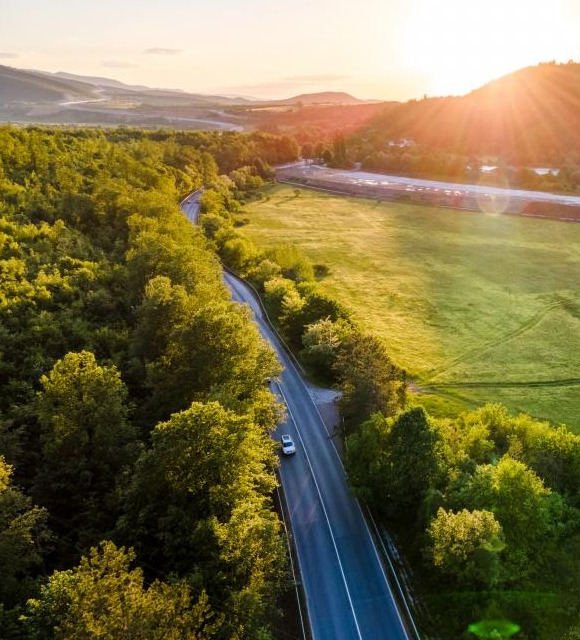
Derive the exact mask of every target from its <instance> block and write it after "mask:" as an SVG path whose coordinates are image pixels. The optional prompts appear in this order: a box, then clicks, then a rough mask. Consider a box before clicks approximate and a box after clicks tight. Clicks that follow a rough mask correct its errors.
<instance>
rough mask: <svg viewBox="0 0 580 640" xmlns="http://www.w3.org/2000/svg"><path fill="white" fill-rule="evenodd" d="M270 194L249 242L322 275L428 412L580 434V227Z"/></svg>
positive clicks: (253, 217) (260, 204)
mask: <svg viewBox="0 0 580 640" xmlns="http://www.w3.org/2000/svg"><path fill="white" fill-rule="evenodd" d="M265 195H266V198H265V199H264V200H262V201H257V202H254V203H252V204H251V205H249V206H248V207H247V208H246V210H245V211H244V214H243V215H244V217H248V218H249V219H250V224H248V225H247V226H246V227H244V229H243V232H244V233H246V234H247V235H248V236H249V237H251V238H252V239H254V240H255V241H256V243H257V244H259V245H260V246H271V245H274V244H277V243H283V242H292V243H294V244H296V245H298V246H300V247H301V248H302V250H303V251H304V252H305V253H306V254H307V255H308V256H310V257H311V259H312V260H313V261H314V262H319V263H324V264H326V265H328V266H329V268H330V275H329V277H328V278H327V279H326V280H325V286H326V287H327V289H328V290H329V292H330V293H332V294H333V295H334V296H336V297H337V298H338V299H339V300H341V301H342V302H343V303H344V304H346V305H347V306H348V307H349V308H350V309H351V310H352V311H353V312H354V313H355V316H356V318H357V319H358V320H359V322H360V323H361V324H362V325H364V326H365V327H366V328H367V329H368V330H370V331H372V332H374V333H376V334H377V335H380V336H381V337H382V338H383V339H384V340H385V342H386V344H387V345H388V347H389V350H390V352H391V354H392V356H393V358H394V360H395V361H396V362H397V363H398V364H399V365H400V366H402V367H404V368H406V369H407V370H408V371H409V372H410V373H411V374H412V376H413V377H414V379H415V382H416V384H417V385H418V386H419V387H420V388H428V389H430V390H431V392H432V393H431V394H429V395H426V396H425V401H426V404H427V405H428V406H429V407H430V408H431V409H432V410H434V412H435V413H446V412H454V411H457V410H460V409H461V408H465V407H466V406H472V405H474V404H480V403H483V402H487V401H495V400H500V401H502V402H504V403H505V404H506V405H507V406H508V407H509V408H510V409H511V410H513V411H520V410H523V411H528V412H530V413H532V414H533V415H535V416H537V417H541V418H548V419H551V420H552V421H558V422H560V421H563V422H566V423H567V424H568V425H569V426H571V427H576V428H579V429H580V399H578V398H577V396H579V394H578V392H580V370H579V368H578V362H580V225H576V224H569V223H568V224H567V223H562V222H553V221H548V220H533V219H528V218H521V217H515V216H500V215H486V214H479V213H467V212H455V211H451V210H446V209H436V208H432V207H424V206H416V205H405V204H393V203H377V202H376V201H373V200H362V199H355V198H344V197H335V196H330V195H327V194H323V193H320V192H315V191H308V190H305V189H302V190H301V195H300V196H298V197H296V196H295V195H294V194H293V190H292V189H291V188H290V187H286V186H276V187H271V188H269V189H268V190H266V194H265ZM520 383H525V384H524V385H521V384H520ZM457 385H461V386H457ZM508 385H511V386H508ZM518 385H519V386H518Z"/></svg>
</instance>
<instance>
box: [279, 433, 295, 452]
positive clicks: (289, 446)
mask: <svg viewBox="0 0 580 640" xmlns="http://www.w3.org/2000/svg"><path fill="white" fill-rule="evenodd" d="M281 440H282V453H283V454H284V455H285V456H291V455H292V454H293V453H296V447H295V446H294V442H293V441H292V438H291V437H290V436H289V435H288V434H284V435H283V436H282V438H281Z"/></svg>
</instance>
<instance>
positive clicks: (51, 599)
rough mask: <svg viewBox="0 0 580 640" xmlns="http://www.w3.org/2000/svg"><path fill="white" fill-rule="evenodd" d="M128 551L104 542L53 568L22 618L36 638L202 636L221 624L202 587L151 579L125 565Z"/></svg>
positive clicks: (130, 556)
mask: <svg viewBox="0 0 580 640" xmlns="http://www.w3.org/2000/svg"><path fill="white" fill-rule="evenodd" d="M134 560H135V554H134V553H133V551H132V550H126V549H124V548H122V547H121V548H117V547H115V545H114V544H113V543H112V542H104V543H103V544H102V545H101V546H100V548H92V549H91V551H90V554H89V555H88V556H87V557H83V558H82V559H81V562H80V564H79V565H78V566H77V567H75V568H74V569H70V570H68V571H55V572H54V573H53V574H52V576H51V577H50V579H49V580H48V583H47V584H46V585H45V586H43V587H42V590H41V593H40V595H39V597H38V598H37V599H35V600H31V601H30V602H29V605H28V608H29V613H28V618H27V623H28V625H29V627H30V628H31V637H32V638H35V639H38V640H87V639H88V638H99V639H100V640H206V639H209V638H214V637H215V634H216V632H217V630H218V629H219V627H220V626H221V619H220V618H219V617H218V616H215V615H214V614H213V613H212V612H211V609H210V607H209V605H208V602H207V596H206V595H205V594H204V593H203V592H202V593H201V594H200V595H199V597H198V598H197V600H195V599H194V596H193V594H192V592H191V589H190V588H189V587H188V586H187V584H186V583H185V582H175V583H173V584H167V583H164V582H160V581H159V580H155V581H154V582H153V583H152V584H150V585H149V586H147V585H146V583H145V580H144V576H143V571H142V570H141V569H140V568H131V565H132V564H133V562H134Z"/></svg>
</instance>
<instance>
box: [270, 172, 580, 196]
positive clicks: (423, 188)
mask: <svg viewBox="0 0 580 640" xmlns="http://www.w3.org/2000/svg"><path fill="white" fill-rule="evenodd" d="M277 169H278V171H277V172H278V174H279V175H280V177H284V178H286V179H290V178H300V179H306V180H308V179H313V180H323V181H324V182H325V183H329V184H332V185H334V186H335V188H336V189H340V187H341V186H344V185H350V186H357V187H362V188H364V187H369V188H381V187H382V188H387V189H395V190H397V189H398V190H402V191H408V192H425V193H431V194H436V193H441V195H443V194H447V195H463V196H470V197H475V198H476V197H478V196H495V197H502V198H506V199H508V200H509V199H520V200H532V201H536V202H538V201H542V202H551V203H557V204H568V205H576V206H578V205H580V196H568V195H560V194H556V193H546V192H543V191H527V190H525V189H509V188H503V187H494V186H490V185H483V184H462V183H459V182H440V181H438V180H423V179H421V178H408V177H406V176H391V175H383V174H379V173H368V172H365V171H348V170H346V169H328V168H326V167H321V166H319V165H315V164H309V165H304V164H300V163H293V164H288V165H284V166H282V167H279V168H277Z"/></svg>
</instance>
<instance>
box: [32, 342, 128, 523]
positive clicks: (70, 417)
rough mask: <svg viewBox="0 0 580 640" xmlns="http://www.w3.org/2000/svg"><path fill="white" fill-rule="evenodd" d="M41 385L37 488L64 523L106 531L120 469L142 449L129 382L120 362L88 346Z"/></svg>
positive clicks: (64, 361) (69, 357)
mask: <svg viewBox="0 0 580 640" xmlns="http://www.w3.org/2000/svg"><path fill="white" fill-rule="evenodd" d="M41 385H42V390H41V391H40V392H39V394H38V403H37V415H38V419H39V421H40V424H41V427H42V431H41V443H42V451H43V464H42V467H41V469H40V471H39V474H38V477H37V489H36V493H37V495H39V496H40V497H41V498H42V503H43V504H45V505H46V506H48V507H49V511H50V512H51V515H53V516H55V518H56V519H57V525H58V527H59V528H61V529H62V528H64V529H65V530H69V529H71V528H72V529H76V528H78V527H82V528H83V529H87V530H90V529H91V528H92V527H96V529H97V531H98V530H102V529H103V528H104V529H105V530H106V528H107V527H110V526H111V522H110V520H109V518H110V516H111V509H112V508H113V505H112V502H113V501H114V491H115V487H116V485H117V482H118V480H119V477H120V474H121V473H122V472H123V471H124V469H126V468H127V467H128V466H129V465H131V464H132V462H133V461H134V460H135V457H136V453H137V450H136V443H135V432H134V429H133V428H132V427H131V425H130V424H129V422H128V421H127V412H128V408H127V390H126V388H125V385H124V384H123V382H122V380H121V377H120V375H119V372H118V371H117V369H116V368H115V367H103V366H100V365H99V364H98V363H97V361H96V359H95V356H94V355H93V354H92V353H90V352H88V351H81V352H80V353H69V354H67V355H66V356H65V357H64V358H62V360H59V361H58V362H57V363H56V364H55V365H54V367H53V369H52V371H51V372H50V373H49V375H48V376H43V377H42V379H41Z"/></svg>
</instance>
